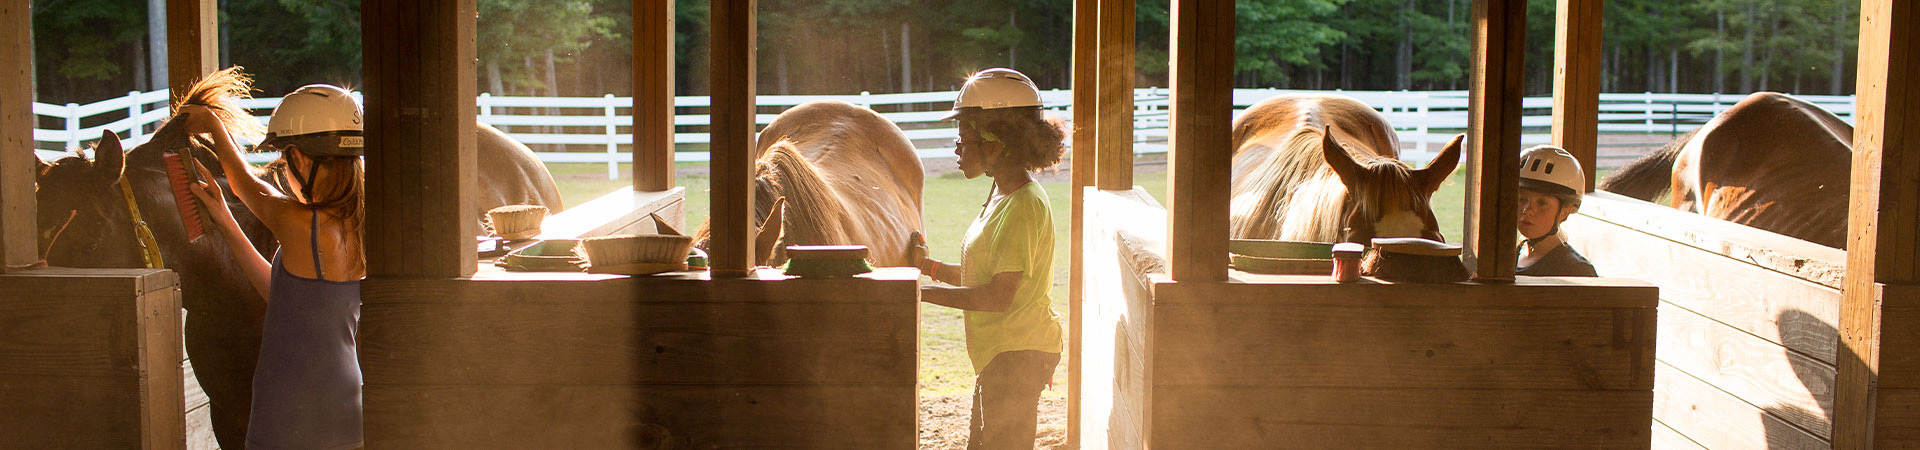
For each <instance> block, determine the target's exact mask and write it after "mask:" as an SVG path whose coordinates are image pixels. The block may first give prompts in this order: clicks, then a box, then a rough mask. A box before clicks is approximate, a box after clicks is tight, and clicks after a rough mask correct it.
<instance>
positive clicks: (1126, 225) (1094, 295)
mask: <svg viewBox="0 0 1920 450" xmlns="http://www.w3.org/2000/svg"><path fill="white" fill-rule="evenodd" d="M1086 198H1087V223H1088V225H1089V229H1088V230H1087V233H1088V234H1087V236H1088V239H1087V243H1086V248H1085V252H1086V254H1085V255H1084V257H1085V259H1086V262H1087V265H1086V270H1085V274H1084V275H1085V277H1086V280H1085V282H1084V283H1085V286H1086V295H1085V302H1086V304H1085V305H1082V307H1081V311H1082V313H1083V314H1085V315H1086V318H1085V319H1083V320H1084V321H1085V322H1086V323H1087V324H1088V325H1087V326H1086V327H1085V328H1083V329H1082V331H1081V332H1082V334H1080V335H1077V336H1076V339H1078V340H1080V341H1082V343H1081V348H1082V352H1083V353H1084V356H1083V358H1084V359H1082V365H1083V367H1082V371H1083V374H1082V378H1081V382H1080V383H1078V384H1073V385H1070V387H1071V388H1072V389H1073V390H1074V391H1075V392H1076V393H1078V394H1079V395H1080V396H1081V409H1082V411H1081V413H1080V418H1079V422H1077V424H1076V425H1077V427H1078V428H1080V430H1081V433H1082V437H1083V438H1082V440H1081V448H1086V449H1109V448H1110V449H1136V448H1145V447H1146V444H1147V442H1146V429H1147V422H1146V419H1147V412H1148V410H1149V409H1150V407H1151V405H1150V404H1149V402H1148V401H1147V395H1148V393H1149V392H1150V386H1149V384H1148V383H1149V382H1150V381H1151V380H1152V377H1151V376H1150V373H1151V371H1152V366H1151V362H1152V355H1151V350H1152V348H1151V347H1150V346H1149V344H1148V340H1149V339H1151V337H1152V334H1153V333H1152V332H1151V330H1152V329H1153V307H1152V304H1153V296H1152V290H1151V285H1150V284H1149V283H1148V282H1147V280H1146V279H1145V278H1144V277H1143V276H1142V275H1141V274H1142V273H1143V272H1142V268H1141V267H1139V266H1137V265H1136V264H1137V263H1140V262H1142V259H1143V258H1139V257H1136V256H1135V255H1136V254H1137V253H1136V252H1140V251H1141V247H1152V248H1154V250H1153V251H1154V252H1162V253H1164V251H1163V250H1162V248H1163V247H1164V244H1162V243H1161V240H1162V239H1164V238H1165V236H1166V234H1167V233H1166V229H1165V225H1166V223H1167V221H1166V219H1165V217H1164V216H1165V211H1164V210H1162V209H1160V208H1159V207H1158V205H1157V204H1155V203H1153V201H1152V198H1151V197H1149V196H1146V195H1145V193H1144V192H1143V190H1141V189H1139V188H1136V190H1135V191H1131V192H1125V193H1123V192H1115V191H1100V190H1097V189H1094V188H1088V189H1087V192H1086ZM1145 240H1151V241H1152V242H1150V243H1148V242H1141V241H1145ZM1159 267H1160V268H1161V269H1164V267H1165V266H1164V265H1160V266H1159Z"/></svg>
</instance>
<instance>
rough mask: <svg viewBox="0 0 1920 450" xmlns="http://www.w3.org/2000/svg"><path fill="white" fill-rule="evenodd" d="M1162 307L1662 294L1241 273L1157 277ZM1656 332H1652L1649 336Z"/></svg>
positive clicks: (1452, 304) (1614, 285) (1592, 286)
mask: <svg viewBox="0 0 1920 450" xmlns="http://www.w3.org/2000/svg"><path fill="white" fill-rule="evenodd" d="M1152 277H1153V280H1154V297H1155V299H1154V302H1155V303H1156V304H1159V305H1163V306H1164V305H1255V306H1271V307H1282V306H1284V307H1305V306H1351V307H1387V308H1435V307H1440V308H1602V309H1615V308H1629V309H1633V308H1637V309H1648V310H1651V309H1653V308H1654V307H1655V306H1656V305H1657V304H1658V302H1659V300H1658V299H1657V298H1656V296H1657V295H1658V294H1657V290H1656V289H1655V288H1654V287H1653V286H1652V285H1649V284H1646V282H1643V281H1638V280H1627V279H1618V278H1572V277H1568V278H1560V277H1526V278H1521V279H1519V280H1518V281H1516V282H1514V283H1511V284H1504V283H1502V284H1475V283H1446V284H1384V283H1381V282H1379V281H1376V280H1374V279H1372V278H1362V279H1361V280H1362V281H1361V282H1357V283H1336V282H1334V281H1333V279H1332V277H1328V276H1324V275H1255V274H1244V273H1235V274H1234V280H1233V282H1228V283H1195V284H1187V283H1177V282H1169V281H1168V280H1167V279H1166V277H1165V276H1164V275H1160V274H1153V275H1152ZM1649 332H1651V331H1649Z"/></svg>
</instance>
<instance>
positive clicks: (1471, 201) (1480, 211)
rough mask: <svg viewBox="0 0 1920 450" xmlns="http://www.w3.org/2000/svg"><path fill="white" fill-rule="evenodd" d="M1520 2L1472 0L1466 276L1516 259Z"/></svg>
mask: <svg viewBox="0 0 1920 450" xmlns="http://www.w3.org/2000/svg"><path fill="white" fill-rule="evenodd" d="M1526 23H1527V2H1526V1H1524V0H1479V1H1475V2H1473V25H1472V27H1473V30H1472V31H1473V50H1472V55H1471V57H1472V59H1473V71H1472V74H1473V75H1472V77H1471V81H1470V82H1469V83H1468V88H1469V89H1470V90H1471V93H1470V94H1469V96H1468V100H1467V102H1468V103H1467V108H1468V113H1467V148H1468V152H1467V224H1466V235H1467V236H1466V245H1465V246H1464V247H1466V251H1467V253H1466V260H1467V267H1468V268H1471V269H1473V278H1474V279H1476V280H1482V281H1501V280H1512V279H1513V272H1514V264H1515V263H1516V262H1517V260H1518V258H1519V248H1518V247H1515V245H1516V244H1517V243H1518V242H1517V240H1516V238H1515V237H1514V236H1515V235H1516V234H1517V233H1516V232H1515V231H1514V230H1515V228H1516V227H1517V226H1518V225H1517V224H1518V223H1519V220H1520V219H1519V214H1520V212H1519V204H1520V201H1519V199H1518V197H1516V196H1518V195H1519V189H1520V97H1521V96H1522V95H1524V94H1525V92H1524V91H1523V90H1522V89H1521V88H1522V85H1523V83H1524V82H1525V79H1526V76H1525V73H1524V72H1522V70H1521V69H1522V68H1523V67H1524V64H1522V62H1523V61H1524V60H1525V58H1526V46H1525V45H1524V44H1525V43H1526V34H1527V27H1526Z"/></svg>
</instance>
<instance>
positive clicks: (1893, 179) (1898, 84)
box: [1833, 0, 1920, 450]
mask: <svg viewBox="0 0 1920 450" xmlns="http://www.w3.org/2000/svg"><path fill="white" fill-rule="evenodd" d="M1916 9H1920V6H1916V5H1914V4H1913V2H1910V1H1905V0H1865V1H1863V2H1861V5H1860V54H1859V58H1860V66H1859V67H1860V68H1859V73H1860V74H1859V80H1858V82H1857V83H1856V86H1858V89H1859V93H1858V97H1857V100H1856V104H1857V105H1858V106H1856V107H1855V112H1854V134H1853V146H1854V150H1853V176H1852V182H1851V185H1852V187H1851V192H1850V195H1851V197H1850V198H1851V202H1849V203H1850V208H1848V217H1847V278H1846V285H1845V288H1844V289H1843V291H1844V293H1845V294H1844V295H1845V297H1844V299H1843V300H1842V302H1841V304H1840V355H1839V366H1840V367H1839V381H1838V382H1836V383H1835V386H1834V390H1835V394H1834V415H1833V421H1834V423H1833V446H1834V448H1836V449H1843V450H1852V449H1870V448H1874V447H1876V446H1887V447H1892V446H1894V445H1882V444H1884V443H1882V442H1879V441H1882V440H1884V439H1885V438H1886V436H1878V435H1876V432H1877V431H1879V430H1880V429H1883V428H1886V427H1889V426H1911V425H1910V424H1893V423H1886V422H1876V417H1875V408H1876V403H1877V402H1878V400H1877V398H1876V397H1877V396H1878V394H1879V393H1878V392H1877V388H1878V385H1880V384H1881V383H1883V382H1885V381H1886V380H1889V379H1908V378H1912V377H1914V376H1915V375H1917V374H1914V373H1887V372H1881V371H1880V359H1881V356H1882V353H1881V352H1882V347H1881V343H1882V342H1881V336H1882V333H1883V332H1884V331H1886V330H1894V331H1893V332H1895V333H1911V332H1912V331H1911V330H1914V329H1915V327H1916V326H1920V323H1912V322H1906V323H1891V322H1886V321H1883V319H1884V318H1887V317H1898V316H1883V314H1882V313H1883V312H1884V311H1887V310H1893V309H1896V308H1907V307H1911V306H1912V305H1913V304H1914V303H1915V302H1920V298H1915V297H1914V296H1893V295H1890V296H1888V297H1887V298H1881V297H1880V295H1879V294H1878V293H1879V290H1880V289H1881V286H1882V285H1912V284H1915V283H1920V243H1916V242H1915V240H1916V238H1917V237H1916V236H1915V234H1916V231H1920V176H1915V175H1914V174H1916V173H1920V149H1915V148H1914V146H1915V145H1920V84H1916V83H1915V82H1914V81H1913V78H1914V77H1916V76H1920V60H1915V58H1917V57H1920V54H1916V53H1915V50H1916V48H1915V44H1914V39H1916V38H1920V36H1915V34H1914V31H1915V30H1914V27H1915V25H1916V19H1920V17H1915V16H1916V15H1920V14H1917V13H1916ZM1889 292H1914V291H1913V290H1911V289H1899V290H1889ZM1896 297H1897V298H1896ZM1889 350H1892V349H1889ZM1900 350H1903V351H1911V350H1912V349H1900ZM1877 406H1878V407H1879V408H1880V410H1883V411H1884V410H1887V409H1888V407H1889V406H1894V405H1886V404H1880V405H1877ZM1907 406H1908V407H1912V406H1913V405H1907ZM1907 444H1909V445H1911V444H1913V443H1911V442H1908V443H1907Z"/></svg>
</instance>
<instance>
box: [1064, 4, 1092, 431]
mask: <svg viewBox="0 0 1920 450" xmlns="http://www.w3.org/2000/svg"><path fill="white" fill-rule="evenodd" d="M1099 32H1100V4H1099V1H1098V0H1073V84H1072V86H1073V104H1075V105H1092V104H1095V103H1097V102H1098V101H1099V96H1097V95H1095V94H1096V93H1097V92H1098V86H1099V77H1100V62H1099V61H1100V59H1099V57H1100V54H1099V52H1100V45H1099V41H1098V39H1099V38H1100V36H1099ZM1095 117H1096V114H1095V108H1091V107H1087V108H1073V123H1078V124H1088V123H1094V122H1095V120H1096V119H1095ZM1095 139H1096V138H1095V137H1094V135H1093V127H1086V126H1076V127H1073V139H1072V141H1073V154H1072V158H1070V159H1069V161H1072V162H1071V164H1072V167H1070V168H1069V170H1068V171H1069V172H1071V173H1072V174H1073V179H1072V183H1073V193H1072V194H1071V195H1072V196H1073V213H1072V215H1073V217H1072V219H1070V220H1071V221H1072V225H1070V226H1071V227H1072V231H1071V232H1070V233H1071V237H1070V239H1071V241H1070V243H1069V244H1068V245H1069V246H1070V247H1071V249H1070V250H1069V252H1068V254H1067V266H1068V269H1067V270H1068V276H1067V279H1068V281H1067V386H1080V372H1081V369H1080V364H1081V361H1082V358H1081V357H1080V344H1081V339H1080V330H1081V327H1082V326H1083V323H1084V322H1085V318H1084V317H1082V315H1084V314H1086V312H1085V311H1083V310H1082V309H1081V308H1080V302H1081V301H1082V300H1084V299H1085V294H1084V293H1083V292H1084V291H1083V290H1082V288H1083V287H1084V279H1083V278H1084V277H1083V276H1082V274H1081V273H1082V272H1083V271H1084V270H1085V264H1086V262H1085V261H1083V260H1084V259H1085V258H1084V256H1085V255H1082V254H1081V253H1083V252H1084V249H1085V248H1086V247H1084V245H1085V240H1086V227H1087V221H1086V218H1085V217H1084V216H1085V215H1086V205H1087V198H1086V197H1087V192H1086V191H1087V187H1088V186H1092V185H1093V178H1094V153H1095V152H1094V140H1095ZM1080 432H1081V430H1080V390H1079V389H1069V390H1067V448H1080Z"/></svg>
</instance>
